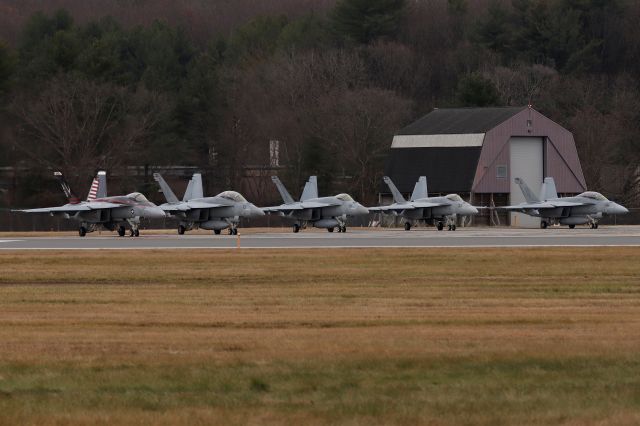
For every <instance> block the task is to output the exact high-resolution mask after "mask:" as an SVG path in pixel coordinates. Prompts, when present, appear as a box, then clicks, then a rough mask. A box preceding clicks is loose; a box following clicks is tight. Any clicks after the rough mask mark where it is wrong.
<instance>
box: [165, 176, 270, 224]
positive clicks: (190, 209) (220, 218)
mask: <svg viewBox="0 0 640 426" xmlns="http://www.w3.org/2000/svg"><path fill="white" fill-rule="evenodd" d="M153 178H154V179H155V180H156V182H158V185H160V189H161V190H162V193H163V194H164V197H165V198H166V200H167V202H166V203H165V204H161V205H160V208H161V209H162V210H164V211H165V212H167V213H169V214H170V215H172V216H174V217H176V218H177V219H178V220H179V224H178V234H180V235H182V234H184V233H185V231H189V230H191V229H195V228H202V229H207V230H213V233H214V234H216V235H218V234H220V232H221V231H222V230H223V229H226V228H229V234H230V235H237V234H238V225H239V223H240V218H241V217H246V218H250V217H259V216H264V212H263V211H262V210H261V209H259V208H258V207H256V206H255V205H253V204H251V203H250V202H248V201H247V200H245V198H244V197H243V196H242V195H240V194H239V193H238V192H235V191H224V192H221V193H220V194H218V195H216V196H215V197H204V196H203V193H202V176H201V175H200V173H195V174H194V175H193V176H192V177H191V180H190V181H189V184H188V185H187V190H186V191H185V194H184V197H183V198H182V201H179V200H178V197H176V196H175V194H174V193H173V191H172V190H171V188H170V187H169V185H168V184H167V182H165V180H164V179H163V178H162V176H161V175H160V174H159V173H154V174H153Z"/></svg>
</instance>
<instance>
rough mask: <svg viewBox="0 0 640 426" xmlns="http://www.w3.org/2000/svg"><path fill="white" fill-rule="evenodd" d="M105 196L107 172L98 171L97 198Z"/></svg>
mask: <svg viewBox="0 0 640 426" xmlns="http://www.w3.org/2000/svg"><path fill="white" fill-rule="evenodd" d="M106 196H107V172H105V171H104V170H100V171H99V172H98V195H97V197H98V198H104V197H106Z"/></svg>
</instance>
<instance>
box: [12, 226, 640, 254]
mask: <svg viewBox="0 0 640 426" xmlns="http://www.w3.org/2000/svg"><path fill="white" fill-rule="evenodd" d="M242 234H243V232H242V230H241V236H240V237H236V236H230V235H213V234H211V235H188V234H187V235H180V236H179V235H169V234H156V235H154V234H153V233H152V231H147V232H145V231H142V235H141V236H140V237H138V238H131V237H118V236H114V235H115V234H113V235H112V234H105V233H103V234H102V235H98V234H90V235H88V236H86V237H84V238H80V237H77V236H60V237H58V236H52V237H11V238H8V237H7V238H2V239H0V250H121V249H125V250H126V249H135V250H140V249H147V250H149V249H231V248H237V247H238V246H239V247H241V248H248V249H261V248H262V249H267V248H275V249H297V248H305V249H308V248H392V247H397V248H400V247H589V246H640V226H608V227H601V228H600V229H595V230H592V229H588V228H577V229H567V228H550V229H546V230H542V229H510V228H458V230H457V231H454V232H449V231H436V230H435V229H433V228H418V229H413V230H411V231H404V230H399V229H373V230H370V229H366V228H360V229H353V230H352V229H350V230H349V231H348V232H347V233H346V234H340V233H328V232H319V231H317V230H314V231H301V232H300V233H298V234H293V233H291V232H284V230H283V232H268V233H252V232H251V231H250V230H247V231H246V233H245V235H242Z"/></svg>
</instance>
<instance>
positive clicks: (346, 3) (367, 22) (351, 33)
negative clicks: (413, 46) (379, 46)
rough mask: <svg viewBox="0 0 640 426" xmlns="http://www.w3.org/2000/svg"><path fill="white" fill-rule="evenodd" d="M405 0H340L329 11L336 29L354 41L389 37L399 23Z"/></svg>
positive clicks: (363, 41)
mask: <svg viewBox="0 0 640 426" xmlns="http://www.w3.org/2000/svg"><path fill="white" fill-rule="evenodd" d="M404 8H405V0H340V1H339V2H338V3H337V4H336V6H335V9H334V10H333V12H332V14H331V21H332V24H333V28H334V30H335V31H336V33H337V34H338V35H339V36H341V37H343V38H345V39H349V40H352V41H355V42H357V43H369V42H371V41H373V40H375V39H377V38H379V37H385V36H386V37H392V36H394V35H395V34H396V33H397V32H398V30H399V27H400V21H401V19H402V15H403V12H404Z"/></svg>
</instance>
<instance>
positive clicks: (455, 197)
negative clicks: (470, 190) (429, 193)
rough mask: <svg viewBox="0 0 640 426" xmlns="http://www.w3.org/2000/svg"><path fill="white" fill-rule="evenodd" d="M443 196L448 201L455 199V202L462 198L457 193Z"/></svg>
mask: <svg viewBox="0 0 640 426" xmlns="http://www.w3.org/2000/svg"><path fill="white" fill-rule="evenodd" d="M445 198H446V199H447V200H449V201H456V202H460V201H462V198H461V197H460V196H459V195H458V194H449V195H447V196H446V197H445Z"/></svg>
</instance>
